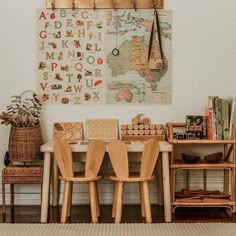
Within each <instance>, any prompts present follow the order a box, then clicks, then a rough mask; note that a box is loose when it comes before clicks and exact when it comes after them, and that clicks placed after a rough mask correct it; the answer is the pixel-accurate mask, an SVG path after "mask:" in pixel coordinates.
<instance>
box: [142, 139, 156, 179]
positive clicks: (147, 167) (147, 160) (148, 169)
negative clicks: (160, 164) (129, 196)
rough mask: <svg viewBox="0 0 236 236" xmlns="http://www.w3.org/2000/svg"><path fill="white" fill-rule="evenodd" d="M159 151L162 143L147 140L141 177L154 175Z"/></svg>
mask: <svg viewBox="0 0 236 236" xmlns="http://www.w3.org/2000/svg"><path fill="white" fill-rule="evenodd" d="M159 152H160V144H159V142H158V141H157V140H154V139H150V140H148V141H147V142H145V144H144V148H143V153H142V158H141V166H140V177H150V176H151V175H152V173H153V170H154V167H155V165H156V162H157V159H158V155H159Z"/></svg>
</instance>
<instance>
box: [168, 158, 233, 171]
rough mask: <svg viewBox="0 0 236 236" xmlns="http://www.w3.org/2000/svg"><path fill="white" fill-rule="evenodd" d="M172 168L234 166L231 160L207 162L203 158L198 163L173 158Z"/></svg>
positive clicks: (221, 167)
mask: <svg viewBox="0 0 236 236" xmlns="http://www.w3.org/2000/svg"><path fill="white" fill-rule="evenodd" d="M170 167H171V168H173V169H229V168H233V167H236V165H235V164H233V163H232V162H229V161H227V162H223V161H222V162H219V163H207V162H206V161H204V160H200V161H199V162H198V163H194V164H192V163H186V162H184V161H182V160H175V162H174V163H173V164H171V165H170Z"/></svg>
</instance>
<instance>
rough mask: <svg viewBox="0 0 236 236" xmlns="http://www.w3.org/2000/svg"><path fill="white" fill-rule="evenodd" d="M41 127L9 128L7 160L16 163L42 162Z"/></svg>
mask: <svg viewBox="0 0 236 236" xmlns="http://www.w3.org/2000/svg"><path fill="white" fill-rule="evenodd" d="M42 143H43V141H42V132H41V127H40V126H36V127H22V128H18V127H13V126H12V127H11V132H10V137H9V145H8V148H9V159H10V160H11V161H17V162H32V161H39V160H42V153H41V152H40V146H41V145H42Z"/></svg>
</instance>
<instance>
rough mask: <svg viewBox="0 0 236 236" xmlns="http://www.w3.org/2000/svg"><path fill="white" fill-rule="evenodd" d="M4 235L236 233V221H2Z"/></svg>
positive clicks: (185, 235)
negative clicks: (98, 222) (22, 222)
mask: <svg viewBox="0 0 236 236" xmlns="http://www.w3.org/2000/svg"><path fill="white" fill-rule="evenodd" d="M0 235H1V236H5V235H6V236H39V235H40V236H41V235H42V236H44V235H45V236H46V235H50V236H91V235H94V236H118V235H119V236H131V235H132V236H163V235H164V236H205V235H206V236H235V235H236V224H234V223H192V224H185V223H178V224H177V223H169V224H120V225H118V224H65V225H62V224H0Z"/></svg>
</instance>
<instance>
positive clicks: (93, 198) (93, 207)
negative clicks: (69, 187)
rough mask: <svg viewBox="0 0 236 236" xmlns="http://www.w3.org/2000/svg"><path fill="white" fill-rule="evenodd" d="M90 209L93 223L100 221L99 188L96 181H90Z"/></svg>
mask: <svg viewBox="0 0 236 236" xmlns="http://www.w3.org/2000/svg"><path fill="white" fill-rule="evenodd" d="M89 194H90V210H91V217H92V222H93V223H98V217H97V197H96V195H97V190H96V183H95V181H90V182H89Z"/></svg>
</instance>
